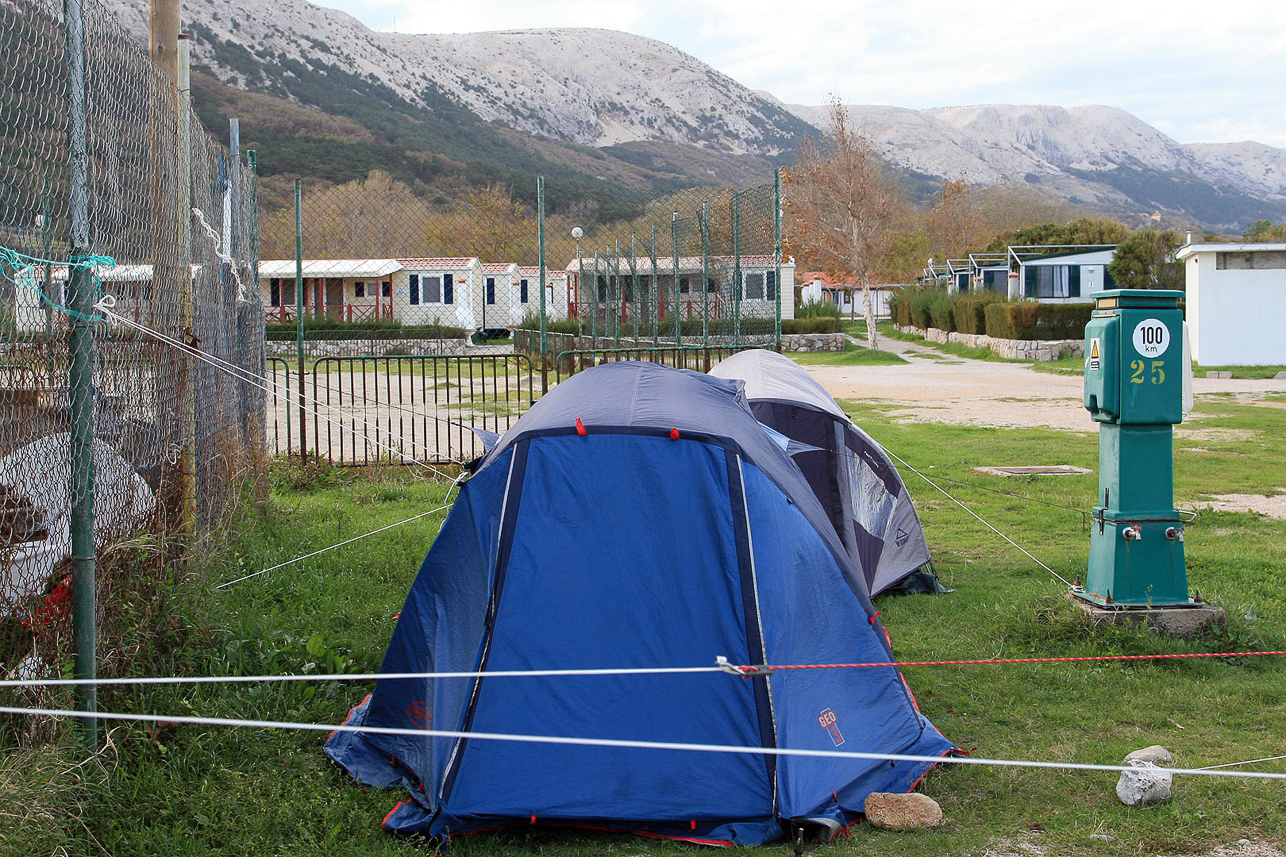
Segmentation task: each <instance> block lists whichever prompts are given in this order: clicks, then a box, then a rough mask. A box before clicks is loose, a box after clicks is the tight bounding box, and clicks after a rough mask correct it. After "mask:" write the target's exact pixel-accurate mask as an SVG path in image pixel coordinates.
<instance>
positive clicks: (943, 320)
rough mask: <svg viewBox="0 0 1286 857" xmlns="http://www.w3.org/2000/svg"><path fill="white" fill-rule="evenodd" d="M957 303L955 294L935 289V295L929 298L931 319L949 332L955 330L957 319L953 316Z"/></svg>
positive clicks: (935, 325) (939, 327)
mask: <svg viewBox="0 0 1286 857" xmlns="http://www.w3.org/2000/svg"><path fill="white" fill-rule="evenodd" d="M955 305H956V299H955V297H954V296H952V295H949V294H947V293H946V292H940V291H936V290H935V291H934V293H933V297H932V298H930V300H929V319H930V320H931V321H932V322H933V326H934V327H936V328H937V329H938V330H945V331H947V332H948V333H949V332H951V331H952V330H955V321H954V319H953V318H952V311H953V309H954V308H955Z"/></svg>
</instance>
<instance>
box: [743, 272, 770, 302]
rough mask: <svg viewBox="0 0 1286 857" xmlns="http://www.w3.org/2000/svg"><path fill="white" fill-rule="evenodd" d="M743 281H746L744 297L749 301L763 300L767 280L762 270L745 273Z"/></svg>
mask: <svg viewBox="0 0 1286 857" xmlns="http://www.w3.org/2000/svg"><path fill="white" fill-rule="evenodd" d="M741 279H742V282H744V283H745V292H744V294H743V297H744V298H745V299H746V300H748V301H761V300H763V299H764V295H765V288H764V284H765V282H766V280H767V278H766V277H765V275H764V273H763V272H762V271H760V272H757V273H754V274H743V275H742V278H741Z"/></svg>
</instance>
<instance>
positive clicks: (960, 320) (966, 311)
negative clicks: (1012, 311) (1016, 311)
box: [952, 292, 1004, 333]
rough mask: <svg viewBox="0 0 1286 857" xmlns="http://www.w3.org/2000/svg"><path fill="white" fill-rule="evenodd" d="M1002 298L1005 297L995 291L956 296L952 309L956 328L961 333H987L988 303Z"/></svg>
mask: <svg viewBox="0 0 1286 857" xmlns="http://www.w3.org/2000/svg"><path fill="white" fill-rule="evenodd" d="M1002 300H1004V298H1002V297H1001V296H1000V295H998V294H995V293H994V292H979V293H976V294H965V295H961V296H960V297H958V298H956V304H955V308H954V309H953V311H952V315H953V319H954V321H955V325H956V330H958V331H960V332H961V333H986V332H987V305H988V304H992V303H996V302H997V301H1002Z"/></svg>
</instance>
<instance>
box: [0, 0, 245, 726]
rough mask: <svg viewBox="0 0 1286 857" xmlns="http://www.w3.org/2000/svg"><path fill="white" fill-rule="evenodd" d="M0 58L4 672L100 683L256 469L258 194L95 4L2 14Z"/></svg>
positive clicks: (19, 3)
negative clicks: (174, 570)
mask: <svg viewBox="0 0 1286 857" xmlns="http://www.w3.org/2000/svg"><path fill="white" fill-rule="evenodd" d="M0 55H2V56H3V57H4V62H3V63H0V672H4V673H6V674H9V675H11V676H16V677H24V678H37V677H43V676H46V675H49V674H54V675H56V674H58V673H59V672H60V671H61V670H62V669H63V665H64V664H65V663H66V662H67V661H68V658H69V654H70V649H71V648H72V637H73V636H75V638H76V641H75V650H76V654H77V673H78V674H85V671H86V670H89V671H92V670H93V664H92V662H90V663H86V658H85V653H86V651H89V652H90V653H92V644H93V642H94V639H95V637H97V638H98V639H100V640H105V641H107V642H109V643H112V644H109V645H104V646H102V647H101V651H103V652H104V657H103V658H102V660H101V661H100V663H99V664H98V671H99V672H100V674H101V673H104V672H108V673H109V672H111V671H112V670H114V669H115V668H116V667H117V666H118V662H119V660H120V659H123V658H126V657H128V654H127V653H128V651H129V646H125V645H115V644H114V643H116V642H119V639H118V637H117V636H116V635H118V634H119V633H120V631H121V630H122V629H121V625H122V624H123V623H125V622H138V621H142V620H140V618H139V616H138V615H137V612H136V611H133V610H131V609H127V604H128V605H132V606H135V607H136V606H138V604H137V603H136V602H137V599H138V587H139V586H141V585H142V584H141V577H145V576H146V574H153V575H156V574H159V573H160V571H159V569H160V568H161V566H160V563H159V562H158V561H157V560H158V559H159V558H161V557H163V556H164V555H165V554H166V550H165V548H166V546H167V545H169V544H171V543H174V542H173V541H172V540H169V539H167V538H166V536H167V535H170V534H175V533H178V532H183V533H186V534H188V535H189V536H198V537H199V536H200V535H201V534H202V533H203V532H207V531H209V530H211V529H212V528H213V527H214V526H215V525H216V524H217V523H218V522H220V521H222V520H223V519H224V517H225V515H226V513H227V512H228V511H229V510H230V508H231V507H233V506H234V505H235V504H236V503H237V501H238V500H239V499H240V497H241V495H242V486H243V484H244V478H243V477H245V476H246V475H248V474H251V473H253V472H255V471H256V468H257V465H258V463H259V462H260V461H261V460H262V456H261V454H260V450H262V443H263V432H264V426H263V421H262V414H263V391H262V390H261V389H259V388H258V386H257V385H259V384H261V383H262V382H261V381H258V380H257V378H258V376H260V373H261V366H262V359H263V310H262V308H261V306H260V303H259V291H258V289H257V287H256V283H255V276H254V269H255V258H256V251H257V247H256V238H255V214H254V213H255V210H256V200H255V178H254V175H253V172H252V171H251V170H249V169H248V168H247V167H245V166H243V165H242V164H241V162H240V158H239V157H237V156H235V155H234V154H232V153H230V152H229V151H228V149H227V148H226V147H225V146H223V145H222V144H220V143H218V142H216V141H215V140H214V139H212V138H211V137H210V135H209V134H208V133H207V132H206V131H205V130H204V129H203V127H202V126H201V124H200V122H199V121H198V120H197V119H196V118H195V115H194V114H193V113H192V111H191V109H190V105H189V103H188V100H187V97H186V95H185V94H184V93H182V92H180V91H178V90H177V89H176V87H175V85H174V83H172V82H171V81H170V80H169V79H168V78H167V77H166V76H165V75H164V74H163V73H162V72H161V71H160V70H159V69H158V68H157V67H156V66H154V65H153V64H152V63H151V62H150V60H149V57H148V56H147V54H146V53H145V52H144V51H143V50H142V49H141V48H140V47H139V46H138V45H137V44H136V43H135V42H134V41H133V40H132V39H131V38H130V37H129V36H128V35H127V34H126V32H125V31H124V30H123V29H122V28H121V27H120V26H119V24H118V22H117V19H116V15H115V14H114V13H113V12H111V11H110V10H108V9H107V8H106V7H104V6H102V5H100V4H99V3H98V2H97V0H69V2H67V3H66V4H65V5H64V3H62V2H53V0H0ZM192 350H195V351H198V352H200V356H199V358H198V357H193V356H189V353H190V351H192ZM220 361H227V363H228V364H229V365H227V366H224V365H222V364H221V363H220ZM238 367H239V369H238ZM230 372H231V373H232V374H229V373H230ZM238 378H240V380H239V379H238ZM139 557H148V558H150V559H149V560H148V562H145V563H143V567H142V574H141V573H140V567H139V566H137V565H133V566H131V565H129V564H130V563H135V562H137V561H138V558H139ZM95 558H96V559H97V561H98V564H97V567H95ZM95 576H96V577H97V580H96V581H95ZM95 596H96V597H95ZM131 599H133V601H132V600H131ZM73 615H74V616H75V622H74V623H73ZM126 616H129V618H128V619H127V618H125V617H126ZM73 625H75V627H74V628H73ZM85 645H89V646H91V648H89V649H88V650H87V649H85V648H84V646H85ZM2 693H10V692H8V691H4V692H2ZM24 700H26V701H27V702H30V701H31V700H30V697H29V696H27V697H24ZM14 723H18V721H14ZM18 728H25V727H18Z"/></svg>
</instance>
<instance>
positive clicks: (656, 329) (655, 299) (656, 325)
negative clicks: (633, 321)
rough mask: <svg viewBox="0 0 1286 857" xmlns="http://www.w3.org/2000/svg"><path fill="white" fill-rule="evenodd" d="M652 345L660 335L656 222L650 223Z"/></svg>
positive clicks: (659, 286) (659, 287)
mask: <svg viewBox="0 0 1286 857" xmlns="http://www.w3.org/2000/svg"><path fill="white" fill-rule="evenodd" d="M651 295H652V347H653V348H656V347H657V345H659V344H660V337H661V277H660V276H659V275H658V274H657V270H656V224H655V223H653V224H652V288H651Z"/></svg>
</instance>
